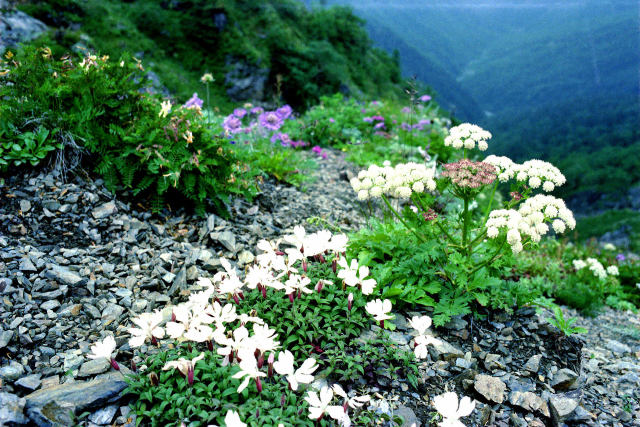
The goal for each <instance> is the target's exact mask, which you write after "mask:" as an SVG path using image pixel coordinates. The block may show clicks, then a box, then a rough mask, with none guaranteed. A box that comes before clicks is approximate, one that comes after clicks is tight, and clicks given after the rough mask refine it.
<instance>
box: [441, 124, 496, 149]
mask: <svg viewBox="0 0 640 427" xmlns="http://www.w3.org/2000/svg"><path fill="white" fill-rule="evenodd" d="M489 139H491V133H490V132H488V131H486V130H484V129H482V128H481V127H480V126H477V125H473V124H471V123H463V124H461V125H458V126H455V127H452V128H451V129H449V135H448V136H447V137H446V138H445V139H444V145H445V146H447V147H453V148H456V149H460V148H462V147H464V148H466V149H472V148H475V146H476V144H478V149H479V150H480V151H485V150H486V149H487V148H489V145H488V144H487V141H488V140H489Z"/></svg>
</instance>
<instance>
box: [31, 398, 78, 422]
mask: <svg viewBox="0 0 640 427" xmlns="http://www.w3.org/2000/svg"><path fill="white" fill-rule="evenodd" d="M74 412H75V407H74V406H73V405H70V404H67V403H63V404H60V403H58V402H56V401H51V402H47V403H46V404H45V405H43V406H42V407H40V406H35V407H29V406H27V415H28V416H29V419H30V420H31V421H32V422H34V423H35V424H36V425H37V426H38V427H63V426H72V425H74V422H73V413H74Z"/></svg>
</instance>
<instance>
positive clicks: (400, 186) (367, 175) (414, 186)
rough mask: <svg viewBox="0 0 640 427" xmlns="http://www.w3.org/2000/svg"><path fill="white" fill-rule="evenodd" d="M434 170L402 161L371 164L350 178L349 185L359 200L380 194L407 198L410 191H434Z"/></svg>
mask: <svg viewBox="0 0 640 427" xmlns="http://www.w3.org/2000/svg"><path fill="white" fill-rule="evenodd" d="M434 175H435V173H434V171H433V170H432V169H429V168H427V166H426V165H424V164H419V163H413V162H410V163H402V164H399V165H396V166H395V167H392V166H383V167H380V166H377V165H371V166H369V169H367V170H363V171H360V173H359V174H358V176H357V177H355V178H353V179H352V180H351V187H352V188H353V190H354V191H355V192H356V193H357V194H358V199H359V200H369V199H376V198H379V197H382V196H387V197H393V198H398V199H408V198H410V197H411V194H412V193H422V192H424V191H425V190H427V191H434V190H435V189H436V182H435V180H434Z"/></svg>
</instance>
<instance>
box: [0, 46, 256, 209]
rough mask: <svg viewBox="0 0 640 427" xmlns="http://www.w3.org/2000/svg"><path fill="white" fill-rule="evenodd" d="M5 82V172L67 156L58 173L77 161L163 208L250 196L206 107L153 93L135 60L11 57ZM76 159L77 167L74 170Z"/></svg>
mask: <svg viewBox="0 0 640 427" xmlns="http://www.w3.org/2000/svg"><path fill="white" fill-rule="evenodd" d="M5 58H6V61H4V63H3V67H2V68H3V70H4V71H3V72H2V74H3V77H0V79H2V80H1V84H0V97H1V98H3V99H4V100H5V101H4V102H3V104H2V106H0V112H1V113H2V114H1V117H2V118H1V122H0V146H1V147H2V150H3V151H0V153H1V154H2V163H3V164H4V168H5V169H6V168H12V169H13V168H15V167H19V166H21V165H22V164H24V163H26V162H28V163H30V164H31V165H36V164H38V163H39V162H41V161H43V160H45V158H46V157H47V153H49V152H52V151H53V150H58V156H57V163H56V167H58V168H59V169H62V171H66V168H69V167H73V166H75V164H76V163H77V158H78V157H79V156H80V155H84V156H83V157H84V158H83V162H84V164H86V165H90V166H92V167H93V168H94V169H95V170H96V171H97V172H98V173H100V174H101V175H102V176H103V177H104V179H105V183H106V185H107V187H108V188H109V189H111V190H129V191H130V192H131V194H133V195H134V196H151V198H152V200H153V207H154V208H155V209H156V210H157V209H160V208H161V206H162V204H163V202H164V201H165V200H168V199H169V198H170V197H172V195H178V196H179V197H184V198H186V199H187V200H189V201H190V202H191V203H192V204H193V205H194V206H195V207H196V208H197V209H199V210H202V209H204V207H205V203H206V201H207V200H211V201H212V202H213V205H214V207H215V208H216V209H217V210H218V211H224V202H225V201H226V200H227V197H228V195H229V194H231V193H238V194H245V195H250V194H251V193H252V192H253V191H254V188H253V186H252V185H251V183H250V182H249V181H248V180H246V179H244V178H243V176H245V175H244V174H245V172H246V171H247V167H245V166H243V165H241V164H240V163H239V162H238V161H237V159H236V157H235V155H234V153H233V151H232V150H231V149H230V147H229V146H228V144H227V143H226V141H225V140H224V138H222V137H221V136H220V135H217V134H215V133H214V132H213V131H211V130H210V129H209V128H208V127H207V126H206V123H205V122H204V121H203V120H202V119H201V113H200V111H199V109H198V108H192V109H188V108H180V107H178V108H176V107H175V106H173V107H172V106H171V104H170V101H169V100H165V101H164V102H162V103H161V100H160V99H159V97H158V96H156V95H152V94H149V93H145V91H144V90H143V88H144V86H145V84H146V78H145V74H144V68H143V66H142V64H141V63H140V62H139V61H137V60H136V59H135V58H130V57H126V56H125V57H123V58H121V59H120V60H118V61H110V60H109V57H108V56H103V57H98V56H96V55H86V56H84V57H82V58H74V57H72V56H70V55H66V56H64V57H62V58H60V60H56V59H55V58H54V57H53V55H52V53H51V51H50V50H49V49H47V48H42V49H35V48H26V49H25V50H24V51H22V52H20V53H18V54H16V55H15V56H14V54H13V53H12V52H9V53H8V54H7V55H6V57H5ZM74 159H75V161H74Z"/></svg>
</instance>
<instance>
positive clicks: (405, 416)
mask: <svg viewBox="0 0 640 427" xmlns="http://www.w3.org/2000/svg"><path fill="white" fill-rule="evenodd" d="M393 415H395V416H398V417H402V427H420V426H421V425H422V424H421V423H420V420H419V419H418V417H417V416H416V414H415V412H413V410H412V409H411V408H409V407H407V406H404V405H399V406H398V407H397V408H396V409H395V410H394V411H393Z"/></svg>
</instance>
